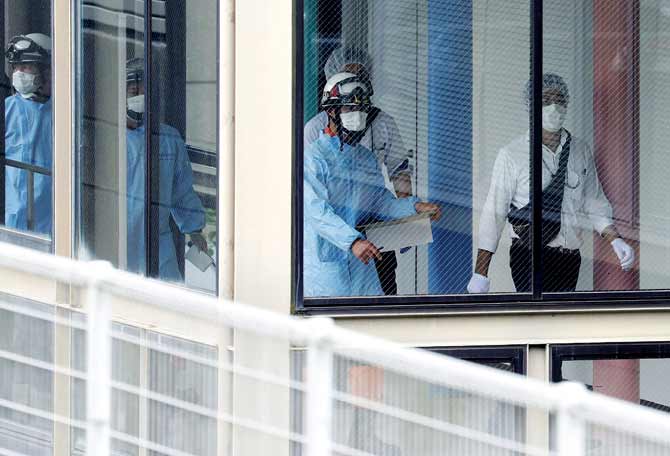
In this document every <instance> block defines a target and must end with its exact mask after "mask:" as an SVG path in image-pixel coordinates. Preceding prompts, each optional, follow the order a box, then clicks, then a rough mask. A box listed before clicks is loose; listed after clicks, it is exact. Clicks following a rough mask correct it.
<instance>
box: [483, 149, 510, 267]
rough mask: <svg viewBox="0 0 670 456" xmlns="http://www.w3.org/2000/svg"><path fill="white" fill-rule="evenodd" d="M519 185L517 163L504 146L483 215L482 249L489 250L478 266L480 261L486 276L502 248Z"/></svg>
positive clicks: (494, 167) (498, 158)
mask: <svg viewBox="0 0 670 456" xmlns="http://www.w3.org/2000/svg"><path fill="white" fill-rule="evenodd" d="M515 189H516V172H515V166H514V163H513V162H512V159H511V157H510V156H509V153H508V151H507V150H505V149H502V150H500V152H499V153H498V156H497V157H496V160H495V163H494V165H493V172H492V174H491V184H490V186H489V192H488V194H487V196H486V201H485V202H484V206H483V207H482V212H481V216H480V218H479V251H480V252H485V253H481V254H478V255H477V257H478V260H477V263H476V265H475V267H477V265H479V270H480V271H484V272H486V274H482V275H484V276H486V275H487V274H488V265H489V263H490V261H491V257H492V256H493V254H494V253H495V252H496V250H497V249H498V243H499V242H500V236H501V235H502V231H503V229H504V228H505V225H506V224H507V215H508V214H509V209H510V205H511V203H512V197H513V195H514V191H515ZM480 257H481V259H480ZM487 258H488V261H486V260H487ZM484 267H485V268H484Z"/></svg>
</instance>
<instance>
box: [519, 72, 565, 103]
mask: <svg viewBox="0 0 670 456" xmlns="http://www.w3.org/2000/svg"><path fill="white" fill-rule="evenodd" d="M532 90H533V88H532V86H531V81H530V80H528V82H526V88H525V90H524V93H523V96H524V101H525V102H526V106H527V107H528V106H530V92H531V91H532ZM547 90H556V91H558V92H559V93H560V94H561V95H562V96H563V98H564V99H565V103H566V104H567V103H570V91H569V90H568V85H567V84H566V83H565V79H563V77H562V76H559V75H557V74H555V73H544V74H543V75H542V92H545V91H547Z"/></svg>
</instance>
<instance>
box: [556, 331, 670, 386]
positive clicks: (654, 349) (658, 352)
mask: <svg viewBox="0 0 670 456" xmlns="http://www.w3.org/2000/svg"><path fill="white" fill-rule="evenodd" d="M549 351H550V354H551V360H550V361H549V378H550V379H551V381H552V382H554V383H556V382H560V381H562V380H563V376H562V365H563V361H577V360H583V361H597V360H601V359H640V360H641V359H659V358H668V359H670V341H667V340H666V341H659V342H624V343H596V344H557V345H550V346H549Z"/></svg>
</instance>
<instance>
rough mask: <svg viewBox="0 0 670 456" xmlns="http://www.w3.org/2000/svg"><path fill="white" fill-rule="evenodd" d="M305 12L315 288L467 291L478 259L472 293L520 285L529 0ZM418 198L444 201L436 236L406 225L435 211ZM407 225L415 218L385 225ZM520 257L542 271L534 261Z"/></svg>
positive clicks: (308, 245) (371, 2)
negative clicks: (511, 215) (516, 250)
mask: <svg viewBox="0 0 670 456" xmlns="http://www.w3.org/2000/svg"><path fill="white" fill-rule="evenodd" d="M304 10H305V15H304V17H305V24H304V35H303V37H304V73H303V76H304V100H303V101H304V112H303V121H304V124H305V127H304V163H300V164H298V166H303V171H304V181H303V187H304V188H303V190H304V191H303V198H304V202H303V203H304V204H303V211H304V218H303V221H302V222H303V246H304V250H303V260H304V261H303V265H304V268H303V281H302V282H303V292H304V296H305V297H306V298H314V297H338V296H364V295H396V294H398V295H417V294H418V295H424V294H454V293H466V292H467V286H468V283H469V282H470V280H471V277H472V272H473V268H475V264H476V263H477V261H476V258H477V257H478V256H479V257H480V266H479V267H478V268H477V270H478V272H480V273H481V276H482V277H477V278H478V279H479V280H478V281H477V280H476V281H475V283H474V285H473V286H471V287H470V288H471V290H470V291H471V292H485V291H492V292H514V291H515V285H514V282H513V281H512V277H511V275H510V273H509V263H510V258H509V250H510V244H511V240H510V239H511V237H519V235H517V234H506V233H505V234H504V233H503V232H506V231H507V230H510V233H511V228H509V227H507V226H506V219H507V216H506V213H505V211H507V210H509V207H510V204H512V205H513V206H515V207H516V208H517V209H523V208H524V207H526V206H527V205H528V204H529V202H530V201H529V175H528V171H529V166H530V163H529V159H528V157H529V154H528V150H529V149H528V139H527V134H528V110H527V106H526V99H525V98H526V96H525V95H524V87H525V84H526V82H527V80H528V78H529V54H530V52H529V35H530V29H529V11H530V5H529V3H528V1H522V0H517V1H511V2H508V1H506V2H496V1H484V0H481V1H475V2H472V1H460V0H451V1H447V0H445V1H427V0H424V1H418V2H417V1H414V0H412V1H408V0H393V1H388V0H384V1H381V0H380V1H377V0H367V1H347V0H341V1H320V0H305V2H304ZM342 72H352V73H353V74H354V79H351V80H347V79H342V78H346V77H347V76H346V75H344V76H343V75H339V76H334V75H337V74H338V73H342ZM338 81H340V82H338ZM342 81H343V82H342ZM328 82H329V83H328ZM327 83H328V84H327ZM326 87H327V89H328V90H329V97H327V98H326V103H325V105H324V104H323V103H322V102H321V101H322V93H323V90H324V88H326ZM333 87H335V89H336V93H335V92H333V91H332V90H331V89H332V88H333ZM356 87H358V89H357V88H356ZM352 91H357V92H359V93H358V94H357V93H353V92H352ZM349 92H352V93H351V95H350V96H349V99H347V96H348V94H349ZM357 95H358V96H357ZM368 95H370V103H369V104H368V103H367V98H366V97H367V96H368ZM346 104H349V106H345V105H346ZM326 105H328V106H326ZM352 105H353V107H352ZM352 109H353V110H354V112H350V111H351V110H352ZM361 112H362V114H361ZM363 118H365V120H364V122H362V120H363ZM510 168H512V169H513V170H514V172H515V175H514V177H515V178H516V181H515V186H514V188H513V189H511V188H510V186H511V184H510V183H509V182H506V181H504V179H505V178H506V175H504V173H503V170H507V169H510ZM511 190H514V192H511ZM510 195H511V196H510ZM418 202H430V203H434V204H436V205H438V206H439V207H440V208H441V212H442V218H441V219H440V220H439V221H438V220H433V221H432V223H430V225H431V230H430V231H428V232H427V233H426V234H427V237H422V236H421V233H422V231H423V230H422V228H425V227H426V226H427V225H429V221H428V218H427V217H426V216H425V215H424V217H417V218H418V220H417V218H414V219H410V220H406V218H407V217H412V216H416V213H417V211H418V212H421V211H432V210H434V209H435V208H434V207H433V206H425V205H421V204H416V203H418ZM502 206H505V207H502ZM528 207H529V206H528ZM525 215H527V213H525V214H524V213H521V214H520V215H519V220H520V221H519V223H518V225H521V226H520V227H519V230H520V232H521V236H522V237H523V236H524V235H525V233H529V232H530V225H529V219H528V217H526V218H524V217H525ZM397 219H404V221H405V222H408V223H405V224H398V223H393V224H386V225H378V223H380V222H389V221H396V220H397ZM409 222H412V223H409ZM371 224H373V226H370V225H371ZM366 239H367V241H368V242H369V243H371V244H373V245H374V247H376V248H377V249H379V250H380V255H379V258H378V259H376V260H372V258H373V257H374V256H375V254H376V253H377V252H376V251H375V250H374V248H373V247H372V246H371V245H370V244H368V243H366V242H364V241H365V240H366ZM479 249H481V250H482V251H484V252H483V253H481V254H480V253H478V251H479ZM495 252H498V253H497V254H496V255H495V256H494V260H493V262H492V263H491V265H490V268H489V267H488V260H489V259H490V256H491V253H495ZM368 260H369V261H368ZM365 261H368V263H367V264H365ZM512 261H513V262H517V263H519V264H521V266H523V267H525V269H524V268H523V267H521V268H518V269H519V270H520V272H519V274H518V275H519V277H521V278H525V275H524V274H525V272H527V273H528V275H529V268H528V267H526V266H527V265H528V264H529V258H527V257H526V256H524V255H522V254H520V255H516V256H514V258H513V259H512ZM524 271H525V272H524ZM483 276H488V278H486V277H483ZM488 279H490V284H491V285H490V288H489V286H488ZM520 280H521V279H520ZM521 289H522V291H529V290H530V284H529V283H526V284H522V287H521Z"/></svg>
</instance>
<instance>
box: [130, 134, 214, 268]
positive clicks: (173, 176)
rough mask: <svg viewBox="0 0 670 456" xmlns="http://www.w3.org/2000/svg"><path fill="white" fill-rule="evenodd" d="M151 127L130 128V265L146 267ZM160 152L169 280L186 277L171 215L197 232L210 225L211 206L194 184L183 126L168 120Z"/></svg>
mask: <svg viewBox="0 0 670 456" xmlns="http://www.w3.org/2000/svg"><path fill="white" fill-rule="evenodd" d="M144 134H145V128H144V126H143V125H142V126H140V127H138V128H137V129H134V130H133V129H128V130H127V135H126V141H127V149H128V158H127V169H128V174H127V187H128V196H127V205H128V208H127V211H128V270H129V271H131V272H137V273H140V274H145V273H146V250H145V246H146V238H147V236H146V233H145V230H144V221H145V216H146V208H145V204H144V193H145V183H146V178H145V176H146V162H147V161H146V153H145V151H146V142H145V137H144ZM159 137H160V140H159V141H160V146H159V147H160V149H159V150H160V152H159V156H158V159H159V169H160V171H159V173H160V174H159V178H158V180H159V188H160V190H159V193H160V195H159V196H158V198H156V196H155V195H152V198H151V200H152V202H153V203H154V204H156V203H158V204H159V210H158V225H159V232H160V234H159V245H158V249H159V254H158V261H159V276H160V278H161V279H163V280H170V281H181V280H182V276H181V273H180V272H179V266H178V263H177V251H176V249H175V244H174V240H173V237H172V231H171V230H170V216H172V218H173V219H174V221H175V223H176V224H177V227H178V228H179V231H181V232H182V233H193V232H195V231H199V230H201V229H202V228H203V227H204V226H205V209H204V208H203V206H202V203H201V202H200V198H198V195H197V194H196V193H195V190H193V172H192V170H191V162H190V161H189V159H188V155H187V153H186V145H185V144H184V140H183V139H182V138H181V135H180V134H179V132H178V131H177V130H175V129H174V128H172V127H170V126H168V125H161V127H160V135H159Z"/></svg>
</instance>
